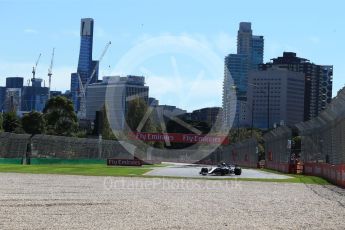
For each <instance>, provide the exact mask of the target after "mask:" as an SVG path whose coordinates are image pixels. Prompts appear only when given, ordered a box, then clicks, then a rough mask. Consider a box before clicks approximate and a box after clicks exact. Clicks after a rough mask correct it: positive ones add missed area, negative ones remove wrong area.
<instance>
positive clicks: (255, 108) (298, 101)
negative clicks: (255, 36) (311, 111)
mask: <svg viewBox="0 0 345 230" xmlns="http://www.w3.org/2000/svg"><path fill="white" fill-rule="evenodd" d="M247 105H248V106H247V108H248V109H247V125H248V126H249V127H251V126H253V127H254V128H260V129H268V128H272V127H273V126H274V124H278V125H279V124H280V123H283V124H284V125H294V124H296V123H298V122H301V121H303V115H304V79H303V73H299V72H294V71H289V70H286V69H281V68H271V69H267V70H253V71H250V72H249V75H248V92H247Z"/></svg>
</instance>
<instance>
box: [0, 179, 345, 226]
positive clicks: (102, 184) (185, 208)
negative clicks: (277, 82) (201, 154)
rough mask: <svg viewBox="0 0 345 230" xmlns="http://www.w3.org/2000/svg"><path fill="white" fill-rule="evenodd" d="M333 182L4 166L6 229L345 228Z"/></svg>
mask: <svg viewBox="0 0 345 230" xmlns="http://www.w3.org/2000/svg"><path fill="white" fill-rule="evenodd" d="M344 221H345V192H344V190H342V189H340V188H337V187H334V186H320V185H304V184H288V183H267V182H243V181H241V182H239V181H214V180H191V179H189V180H186V179H174V180H172V179H158V178H152V179H150V178H119V177H87V176H62V175H30V174H15V173H0V229H121V230H122V229H212V230H213V229H235V228H238V229H344Z"/></svg>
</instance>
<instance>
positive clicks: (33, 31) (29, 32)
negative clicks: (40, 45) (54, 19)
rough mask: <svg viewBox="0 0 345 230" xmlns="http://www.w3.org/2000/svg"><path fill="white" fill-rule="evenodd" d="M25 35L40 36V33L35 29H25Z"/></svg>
mask: <svg viewBox="0 0 345 230" xmlns="http://www.w3.org/2000/svg"><path fill="white" fill-rule="evenodd" d="M24 33H26V34H38V31H37V30H35V29H31V28H26V29H24Z"/></svg>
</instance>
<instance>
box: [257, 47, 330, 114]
mask: <svg viewBox="0 0 345 230" xmlns="http://www.w3.org/2000/svg"><path fill="white" fill-rule="evenodd" d="M270 68H281V69H287V70H290V71H295V72H301V73H303V76H304V81H305V88H304V120H305V121H306V120H309V119H311V118H313V117H317V116H318V114H319V113H320V112H321V111H322V110H324V109H325V108H326V105H327V104H328V103H330V102H331V100H332V84H333V66H332V65H317V64H314V63H311V62H310V61H309V60H308V59H305V58H300V57H297V55H296V53H292V52H284V53H283V56H282V57H277V58H274V59H272V62H269V63H266V64H262V65H259V69H261V70H267V69H270Z"/></svg>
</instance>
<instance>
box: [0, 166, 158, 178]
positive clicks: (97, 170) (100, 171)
mask: <svg viewBox="0 0 345 230" xmlns="http://www.w3.org/2000/svg"><path fill="white" fill-rule="evenodd" d="M152 167H155V166H154V165H145V166H142V167H121V166H119V167H114V166H106V165H102V164H86V165H84V164H47V165H10V164H0V172H12V173H34V174H62V175H85V176H140V175H143V174H145V173H147V172H149V171H151V170H152Z"/></svg>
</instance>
